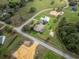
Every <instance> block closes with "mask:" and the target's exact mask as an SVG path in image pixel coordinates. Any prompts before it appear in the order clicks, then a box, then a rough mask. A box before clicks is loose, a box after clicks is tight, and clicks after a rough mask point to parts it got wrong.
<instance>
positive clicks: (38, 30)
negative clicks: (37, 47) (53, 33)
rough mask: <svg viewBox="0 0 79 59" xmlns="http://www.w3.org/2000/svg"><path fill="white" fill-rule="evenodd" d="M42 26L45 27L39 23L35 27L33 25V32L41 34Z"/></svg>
mask: <svg viewBox="0 0 79 59" xmlns="http://www.w3.org/2000/svg"><path fill="white" fill-rule="evenodd" d="M44 26H45V25H43V24H41V23H40V24H37V25H35V27H34V30H35V31H37V32H43V31H44Z"/></svg>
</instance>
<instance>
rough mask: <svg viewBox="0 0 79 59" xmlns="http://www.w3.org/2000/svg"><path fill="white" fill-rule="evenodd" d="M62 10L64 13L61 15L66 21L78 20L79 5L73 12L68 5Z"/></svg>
mask: <svg viewBox="0 0 79 59" xmlns="http://www.w3.org/2000/svg"><path fill="white" fill-rule="evenodd" d="M64 12H65V14H64V15H63V16H64V17H65V18H66V19H67V20H68V22H71V23H72V22H73V23H75V22H78V21H79V15H78V13H79V6H77V11H76V12H73V11H72V10H71V8H70V7H69V8H67V9H65V10H64Z"/></svg>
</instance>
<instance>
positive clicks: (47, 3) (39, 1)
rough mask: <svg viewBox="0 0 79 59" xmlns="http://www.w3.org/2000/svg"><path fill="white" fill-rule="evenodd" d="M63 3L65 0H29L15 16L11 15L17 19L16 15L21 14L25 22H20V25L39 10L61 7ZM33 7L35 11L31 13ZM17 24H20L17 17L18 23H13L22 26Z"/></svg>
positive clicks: (13, 18)
mask: <svg viewBox="0 0 79 59" xmlns="http://www.w3.org/2000/svg"><path fill="white" fill-rule="evenodd" d="M52 3H53V4H52ZM57 4H58V5H57ZM61 5H62V6H64V5H65V2H64V1H60V0H34V1H32V2H27V3H26V5H25V6H24V7H23V8H21V9H20V10H19V11H18V12H16V14H15V15H14V16H13V17H11V19H12V20H15V19H16V17H19V16H21V17H22V18H23V20H24V21H23V22H22V21H21V23H20V25H21V24H22V23H24V22H25V21H27V20H28V19H29V18H31V17H32V16H34V15H35V14H36V13H37V12H39V11H41V10H44V9H49V8H56V7H61ZM31 8H34V9H35V12H32V13H30V10H31ZM20 20H22V19H20ZM20 20H19V22H20ZM15 24H16V25H15ZM17 24H18V20H17V19H16V23H14V24H13V23H12V25H14V26H20V25H17Z"/></svg>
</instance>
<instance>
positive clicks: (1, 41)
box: [0, 36, 6, 44]
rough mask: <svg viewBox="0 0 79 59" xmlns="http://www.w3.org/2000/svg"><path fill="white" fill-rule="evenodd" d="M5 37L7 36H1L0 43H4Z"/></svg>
mask: <svg viewBox="0 0 79 59" xmlns="http://www.w3.org/2000/svg"><path fill="white" fill-rule="evenodd" d="M5 38H6V37H5V36H0V44H4V41H5Z"/></svg>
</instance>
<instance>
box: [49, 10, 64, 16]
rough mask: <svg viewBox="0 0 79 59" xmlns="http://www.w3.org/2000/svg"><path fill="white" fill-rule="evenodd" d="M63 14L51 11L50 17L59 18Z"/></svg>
mask: <svg viewBox="0 0 79 59" xmlns="http://www.w3.org/2000/svg"><path fill="white" fill-rule="evenodd" d="M63 14H64V12H57V11H51V12H50V15H52V16H55V17H57V16H59V15H60V16H61V15H63Z"/></svg>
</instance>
